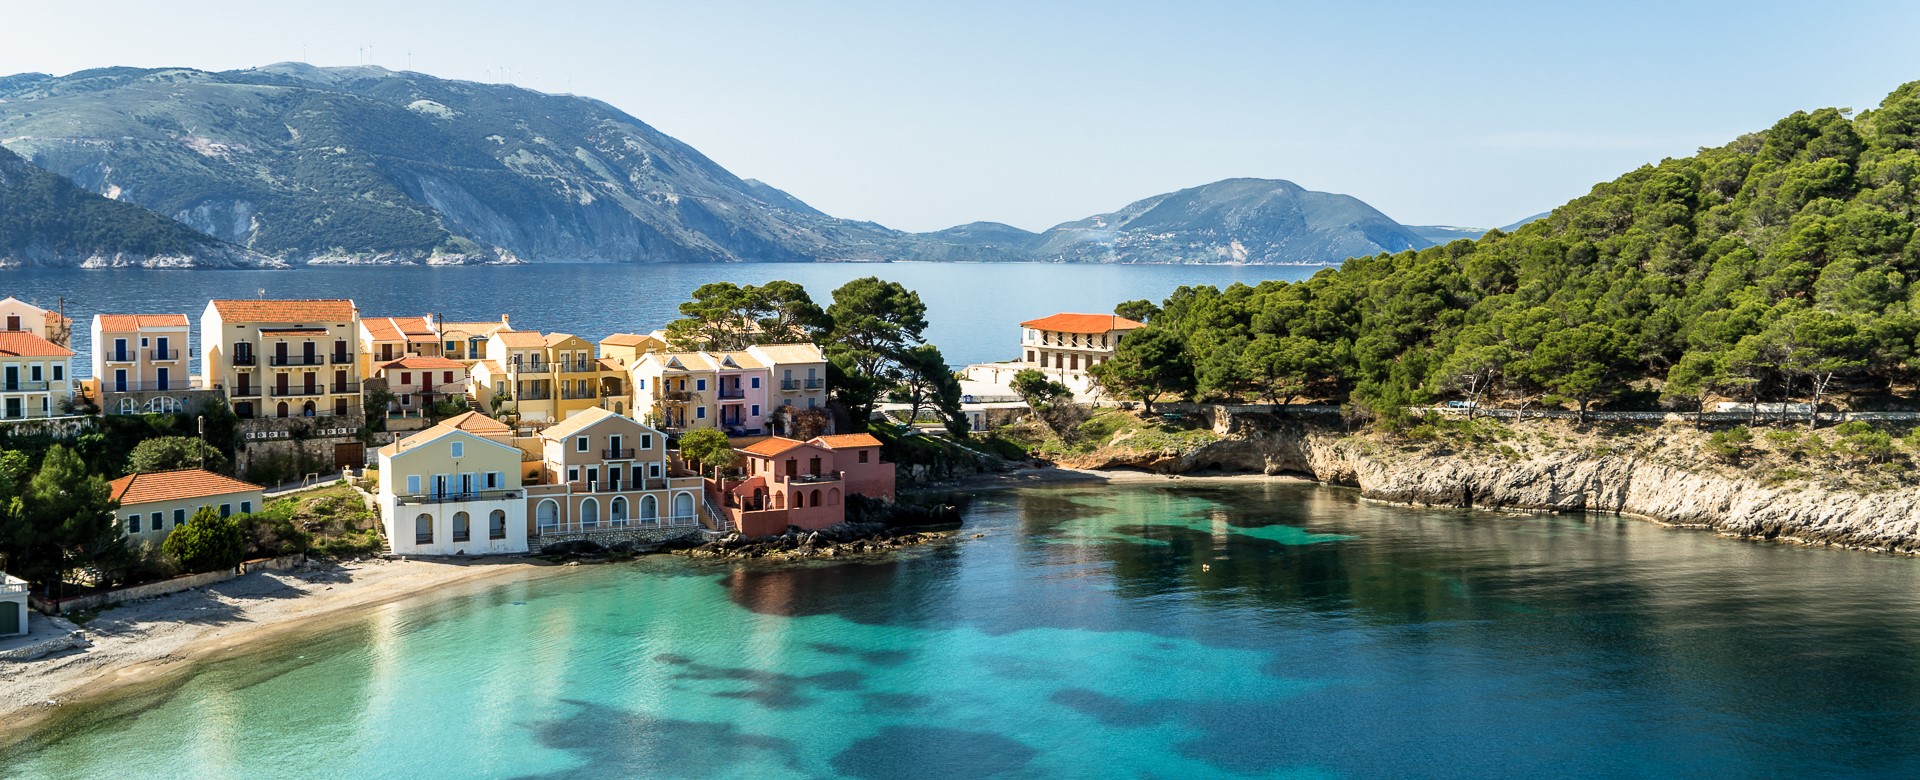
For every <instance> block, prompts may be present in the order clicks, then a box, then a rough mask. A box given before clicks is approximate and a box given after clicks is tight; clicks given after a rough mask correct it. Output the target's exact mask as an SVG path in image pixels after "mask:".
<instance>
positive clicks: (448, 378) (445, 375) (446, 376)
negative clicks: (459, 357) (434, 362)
mask: <svg viewBox="0 0 1920 780" xmlns="http://www.w3.org/2000/svg"><path fill="white" fill-rule="evenodd" d="M440 381H442V382H445V383H447V384H453V372H452V371H442V372H440Z"/></svg>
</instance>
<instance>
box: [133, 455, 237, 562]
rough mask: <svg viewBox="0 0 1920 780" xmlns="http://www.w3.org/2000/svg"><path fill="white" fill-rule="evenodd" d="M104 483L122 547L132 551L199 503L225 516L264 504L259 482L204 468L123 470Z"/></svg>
mask: <svg viewBox="0 0 1920 780" xmlns="http://www.w3.org/2000/svg"><path fill="white" fill-rule="evenodd" d="M108 487H109V489H110V491H111V493H112V495H113V498H114V500H115V501H119V502H120V509H119V512H120V522H121V527H122V528H124V529H125V530H126V533H127V546H129V547H134V548H136V549H137V548H139V547H140V546H141V545H144V544H152V545H154V546H156V547H157V546H159V544H160V543H161V542H162V541H164V540H166V538H167V534H169V533H172V532H173V529H175V528H178V527H180V526H181V525H183V524H185V523H186V522H187V520H188V519H190V518H192V517H193V515H194V513H195V512H198V511H200V509H201V507H213V508H214V509H215V510H218V511H219V512H220V516H221V517H229V516H232V515H236V514H238V515H244V514H247V513H250V512H253V511H254V510H256V509H261V508H264V507H265V506H266V499H265V498H264V497H263V495H262V493H261V491H262V488H261V487H260V486H259V485H255V484H253V483H251V482H242V481H240V480H237V479H234V478H232V477H228V476H222V475H220V474H215V473H213V472H211V471H206V470H204V469H176V470H174V471H152V472H147V473H143V474H129V475H127V476H124V477H121V478H119V479H116V480H114V481H113V482H112V483H110V484H109V485H108Z"/></svg>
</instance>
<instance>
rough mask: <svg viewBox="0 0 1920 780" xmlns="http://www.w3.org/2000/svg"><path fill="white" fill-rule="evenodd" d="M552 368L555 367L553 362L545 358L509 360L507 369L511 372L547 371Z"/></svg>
mask: <svg viewBox="0 0 1920 780" xmlns="http://www.w3.org/2000/svg"><path fill="white" fill-rule="evenodd" d="M551 368H553V364H552V363H548V362H546V361H544V360H509V361H507V371H508V372H511V373H545V372H546V371H547V370H548V369H551Z"/></svg>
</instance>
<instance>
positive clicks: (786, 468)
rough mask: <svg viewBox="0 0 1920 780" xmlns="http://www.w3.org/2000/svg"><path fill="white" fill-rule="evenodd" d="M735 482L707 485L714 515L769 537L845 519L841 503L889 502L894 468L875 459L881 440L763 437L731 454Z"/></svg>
mask: <svg viewBox="0 0 1920 780" xmlns="http://www.w3.org/2000/svg"><path fill="white" fill-rule="evenodd" d="M735 451H736V452H738V453H739V454H740V457H741V469H742V473H741V475H740V476H739V477H737V478H727V479H720V480H708V481H707V492H708V495H709V498H711V499H712V500H713V502H714V504H715V505H716V506H717V507H718V511H721V512H724V513H726V514H727V516H728V519H729V520H731V521H732V523H733V525H734V527H735V528H738V529H740V532H741V533H742V534H745V535H747V536H772V535H775V534H780V533H784V532H785V531H786V530H787V528H788V527H790V526H791V527H795V528H800V529H805V530H817V529H821V528H826V527H828V526H831V525H835V524H837V523H840V522H842V521H843V520H845V519H846V497H847V496H849V495H864V496H868V497H872V498H885V499H889V500H891V499H892V498H893V497H894V468H893V464H891V463H887V462H885V461H883V460H881V459H880V440H879V439H875V438H874V437H872V436H870V435H868V434H864V433H857V434H846V435H841V436H818V437H815V438H813V439H810V440H807V441H798V440H795V439H785V438H780V437H777V436H775V437H768V438H766V439H762V440H760V441H757V442H754V443H752V444H749V445H747V446H744V447H739V448H736V449H735Z"/></svg>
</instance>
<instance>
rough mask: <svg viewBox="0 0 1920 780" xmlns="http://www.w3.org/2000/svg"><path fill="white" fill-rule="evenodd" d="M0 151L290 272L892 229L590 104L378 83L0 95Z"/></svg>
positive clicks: (119, 83)
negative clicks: (819, 206)
mask: <svg viewBox="0 0 1920 780" xmlns="http://www.w3.org/2000/svg"><path fill="white" fill-rule="evenodd" d="M0 100H4V101H5V102H4V103H0V138H5V139H7V142H6V143H7V146H8V147H10V148H12V149H14V150H15V151H18V152H21V153H23V154H24V155H26V156H28V157H30V158H31V159H32V160H33V162H34V163H35V164H37V165H39V166H41V167H43V168H46V169H48V170H51V171H54V172H57V173H60V174H63V175H65V176H68V177H69V178H71V179H73V180H74V182H75V183H77V184H80V185H81V186H83V187H86V188H89V189H92V190H94V191H95V192H100V193H104V194H108V195H110V196H115V197H118V198H121V199H124V200H128V201H131V202H134V203H138V204H140V205H143V206H146V207H148V208H150V209H153V210H155V211H158V212H160V213H162V214H166V215H168V216H172V217H174V218H175V219H177V220H180V221H181V222H184V223H186V224H189V225H192V226H193V227H195V228H198V229H199V230H202V231H204V232H206V233H209V234H211V235H213V236H216V237H219V238H222V239H226V240H228V241H232V242H235V243H238V244H242V245H244V246H248V247H251V248H254V249H258V250H260V251H262V252H266V253H269V254H273V255H276V256H282V257H286V258H288V259H291V260H296V261H300V260H311V259H316V258H318V259H322V260H350V261H401V262H418V261H428V262H495V261H503V260H514V259H527V260H546V259H555V260H641V261H674V260H678V261H738V260H831V259H849V258H862V257H869V258H871V257H883V256H886V255H887V254H889V253H888V252H886V251H885V250H886V249H887V248H889V247H890V246H891V244H890V243H889V242H891V241H892V240H893V239H894V236H895V235H896V234H894V233H893V232H892V231H888V230H886V229H884V228H880V227H878V226H872V225H867V224H864V223H856V222H848V221H844V220H836V219H833V218H831V217H827V216H825V215H822V214H820V213H819V212H817V211H813V210H812V209H810V208H807V207H806V205H805V204H803V203H800V202H799V201H798V200H795V199H793V198H792V197H791V196H786V195H785V193H780V192H779V191H778V190H775V189H773V188H771V187H767V186H765V185H761V184H758V183H748V182H745V181H742V180H741V179H739V178H738V177H735V176H734V175H733V174H731V173H729V172H727V171H726V170H725V169H724V168H721V167H720V166H719V165H718V164H715V163H714V162H713V161H712V160H709V159H707V158H706V157H705V156H704V155H701V154H700V153H699V152H698V151H695V150H694V149H693V148H692V147H689V146H687V145H686V144H683V143H680V142H679V141H677V140H674V139H673V138H671V137H668V136H667V135H665V134H663V133H660V132H659V131H657V130H654V129H653V128H651V127H649V126H647V125H646V124H645V123H642V122H641V121H640V120H638V119H635V118H633V117H631V116H628V115H627V114H625V113H623V112H621V111H619V110H618V109H615V108H613V107H612V106H609V105H606V104H605V103H601V102H599V101H595V100H590V99H586V98H579V97H571V96H559V95H546V94H541V93H538V92H533V91H530V90H525V89H520V88H518V87H511V86H501V85H491V84H476V83H472V82H462V81H448V80H444V79H438V78H434V77H431V76H426V75H422V74H418V73H395V72H392V71H388V70H385V69H381V68H374V67H363V68H315V67H311V66H307V65H300V64H281V65H273V66H269V67H265V68H259V69H254V70H244V71H231V72H226V73H209V72H205V71H198V70H189V69H161V70H146V69H133V68H108V69H102V70H93V71H83V72H80V73H75V74H72V75H69V76H64V77H58V78H53V77H46V76H39V75H34V74H28V75H23V76H14V77H9V78H6V79H4V80H0Z"/></svg>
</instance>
